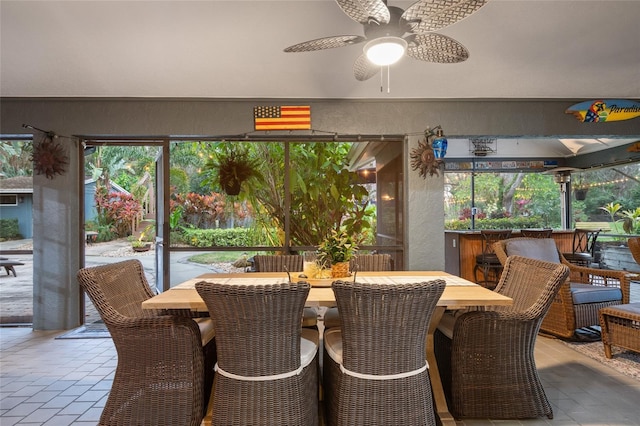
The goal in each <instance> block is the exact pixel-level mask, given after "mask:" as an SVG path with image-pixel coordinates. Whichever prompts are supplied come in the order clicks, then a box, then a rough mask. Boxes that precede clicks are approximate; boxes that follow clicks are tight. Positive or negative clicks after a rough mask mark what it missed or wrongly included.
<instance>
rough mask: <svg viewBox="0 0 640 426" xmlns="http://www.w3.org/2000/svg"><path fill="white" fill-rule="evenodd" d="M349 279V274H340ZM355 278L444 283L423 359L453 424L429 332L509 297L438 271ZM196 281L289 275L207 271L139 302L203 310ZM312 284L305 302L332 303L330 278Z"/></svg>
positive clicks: (441, 413) (274, 279)
mask: <svg viewBox="0 0 640 426" xmlns="http://www.w3.org/2000/svg"><path fill="white" fill-rule="evenodd" d="M298 274H299V273H295V272H294V273H291V280H300V278H298ZM342 279H343V280H351V279H353V277H350V278H342ZM356 279H357V281H358V282H371V283H378V284H385V283H388V284H402V283H414V282H421V281H431V280H435V279H443V280H445V282H446V283H447V285H446V287H445V289H444V292H443V293H442V296H441V297H440V299H439V300H438V303H437V306H436V309H435V310H434V313H433V316H432V317H431V322H430V324H429V331H428V335H427V348H426V359H427V362H428V363H429V377H430V379H431V386H432V390H433V396H434V400H435V405H436V412H437V414H438V417H439V418H440V421H441V422H442V424H443V425H452V426H453V425H455V419H454V418H453V416H452V415H451V413H450V412H449V409H448V407H447V401H446V399H445V394H444V390H443V387H442V380H441V379H440V373H439V371H438V366H437V363H436V357H435V351H434V339H433V334H434V332H435V330H436V328H437V327H438V323H439V322H440V319H441V318H442V315H443V314H444V312H445V310H447V309H452V310H455V309H464V308H469V307H474V306H495V305H511V304H512V303H513V300H512V299H511V298H509V297H506V296H503V295H501V294H498V293H496V292H494V291H491V290H489V289H486V288H484V287H482V286H480V285H478V284H475V283H473V282H471V281H467V280H465V279H463V278H460V277H457V276H455V275H451V274H448V273H446V272H442V271H385V272H358V273H357V276H356ZM199 281H211V282H218V283H229V284H233V285H259V284H274V283H285V282H287V281H289V276H288V275H287V274H286V273H285V272H255V273H230V274H217V273H207V274H203V275H200V276H198V277H196V278H193V279H190V280H187V281H185V282H183V283H181V284H179V285H177V286H175V287H172V288H171V289H170V290H167V291H165V292H164V293H160V294H158V295H157V296H154V297H152V298H151V299H148V300H145V301H144V302H142V308H143V309H153V310H172V311H175V310H188V311H191V312H194V313H198V312H207V306H206V304H205V303H204V300H202V298H201V297H200V295H199V294H198V292H197V291H196V289H195V284H196V283H197V282H199ZM309 281H310V282H311V284H312V287H311V289H310V291H309V296H308V297H307V306H335V304H336V299H335V296H334V294H333V290H332V289H331V287H330V284H331V280H309Z"/></svg>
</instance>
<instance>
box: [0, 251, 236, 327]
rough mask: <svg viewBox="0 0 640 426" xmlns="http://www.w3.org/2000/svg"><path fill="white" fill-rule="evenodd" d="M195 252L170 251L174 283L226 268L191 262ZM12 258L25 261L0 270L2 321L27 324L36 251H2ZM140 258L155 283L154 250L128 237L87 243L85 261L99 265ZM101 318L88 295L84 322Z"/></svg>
mask: <svg viewBox="0 0 640 426" xmlns="http://www.w3.org/2000/svg"><path fill="white" fill-rule="evenodd" d="M31 249H32V241H31V240H15V241H3V242H0V250H2V251H6V250H31ZM194 254H196V252H174V253H172V254H171V262H170V263H171V265H170V268H171V269H170V270H171V286H174V285H177V284H179V283H181V282H183V281H186V280H188V279H191V278H194V277H196V276H198V275H201V274H204V273H206V272H216V271H217V272H224V271H222V270H220V269H219V266H211V265H202V264H197V263H193V262H189V260H188V259H189V258H190V257H191V256H193V255H194ZM2 257H6V258H8V259H11V260H17V261H19V262H22V263H24V265H21V266H16V267H15V270H16V274H17V277H14V276H13V275H10V276H9V275H5V274H4V268H2V269H1V270H0V324H3V325H7V324H25V323H31V322H32V320H33V255H32V254H3V255H2ZM134 258H135V259H138V260H140V262H141V263H142V265H143V267H144V271H145V274H146V276H147V280H148V281H149V284H150V285H151V286H152V287H155V283H156V273H155V269H156V267H155V251H154V250H150V251H148V252H142V253H137V252H134V251H133V250H132V249H131V244H130V243H129V241H127V240H126V239H120V240H115V241H110V242H107V243H96V244H91V245H87V246H86V247H85V265H86V266H98V265H105V264H108V263H113V262H119V261H122V260H126V259H134ZM97 320H99V316H98V314H97V312H96V311H95V308H94V307H93V304H92V303H91V301H90V300H89V299H88V298H86V304H85V323H87V324H89V323H92V322H95V321H97Z"/></svg>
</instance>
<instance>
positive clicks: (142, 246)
mask: <svg viewBox="0 0 640 426" xmlns="http://www.w3.org/2000/svg"><path fill="white" fill-rule="evenodd" d="M148 229H149V227H147V228H146V229H145V231H144V232H141V233H140V236H139V237H138V238H135V237H133V236H131V237H129V241H130V242H131V248H132V249H133V251H149V250H150V249H151V241H148V240H147V239H146V238H145V236H146V235H149V232H147V231H148Z"/></svg>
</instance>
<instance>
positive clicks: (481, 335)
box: [435, 256, 569, 419]
mask: <svg viewBox="0 0 640 426" xmlns="http://www.w3.org/2000/svg"><path fill="white" fill-rule="evenodd" d="M568 275H569V268H568V267H567V266H565V265H560V264H558V263H553V262H543V261H540V260H535V259H529V258H524V257H520V256H511V257H509V259H508V260H507V262H506V264H505V267H504V270H503V272H502V276H501V278H500V282H499V283H498V286H497V287H496V289H495V291H496V292H498V293H500V294H503V295H506V296H509V297H511V298H512V299H513V305H511V306H500V307H498V306H496V307H487V308H485V310H482V311H471V312H466V313H462V314H460V315H458V316H457V317H455V316H453V314H445V316H443V319H442V320H441V321H440V324H441V325H440V326H439V327H438V331H436V334H435V339H436V342H435V348H436V357H437V360H438V367H439V369H440V374H441V377H442V381H443V384H444V385H445V389H448V390H449V392H448V394H449V402H450V409H451V412H452V413H453V415H454V416H455V417H459V418H465V417H471V418H491V419H521V418H535V417H542V416H547V417H548V418H553V410H552V408H551V405H550V404H549V401H548V399H547V397H546V395H545V392H544V389H543V387H542V383H541V382H540V379H539V377H538V371H537V369H536V364H535V359H534V357H533V349H534V346H535V341H536V336H537V334H538V330H539V329H540V324H541V322H542V318H543V317H544V315H545V313H546V312H547V310H548V309H549V306H550V305H551V304H552V303H553V299H554V297H555V295H556V294H557V292H558V290H559V288H560V286H561V285H562V283H563V282H564V281H565V280H566V278H567V277H568ZM447 317H448V318H449V320H448V321H447V320H445V318H447Z"/></svg>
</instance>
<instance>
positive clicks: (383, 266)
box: [324, 254, 391, 328]
mask: <svg viewBox="0 0 640 426" xmlns="http://www.w3.org/2000/svg"><path fill="white" fill-rule="evenodd" d="M349 263H350V268H351V270H352V271H353V270H355V271H390V270H391V255H390V254H360V255H357V256H356V257H354V258H353V259H351V260H350V261H349ZM324 327H325V328H332V327H340V314H339V313H338V308H337V307H335V306H332V307H330V308H328V309H327V310H326V311H325V313H324Z"/></svg>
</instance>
